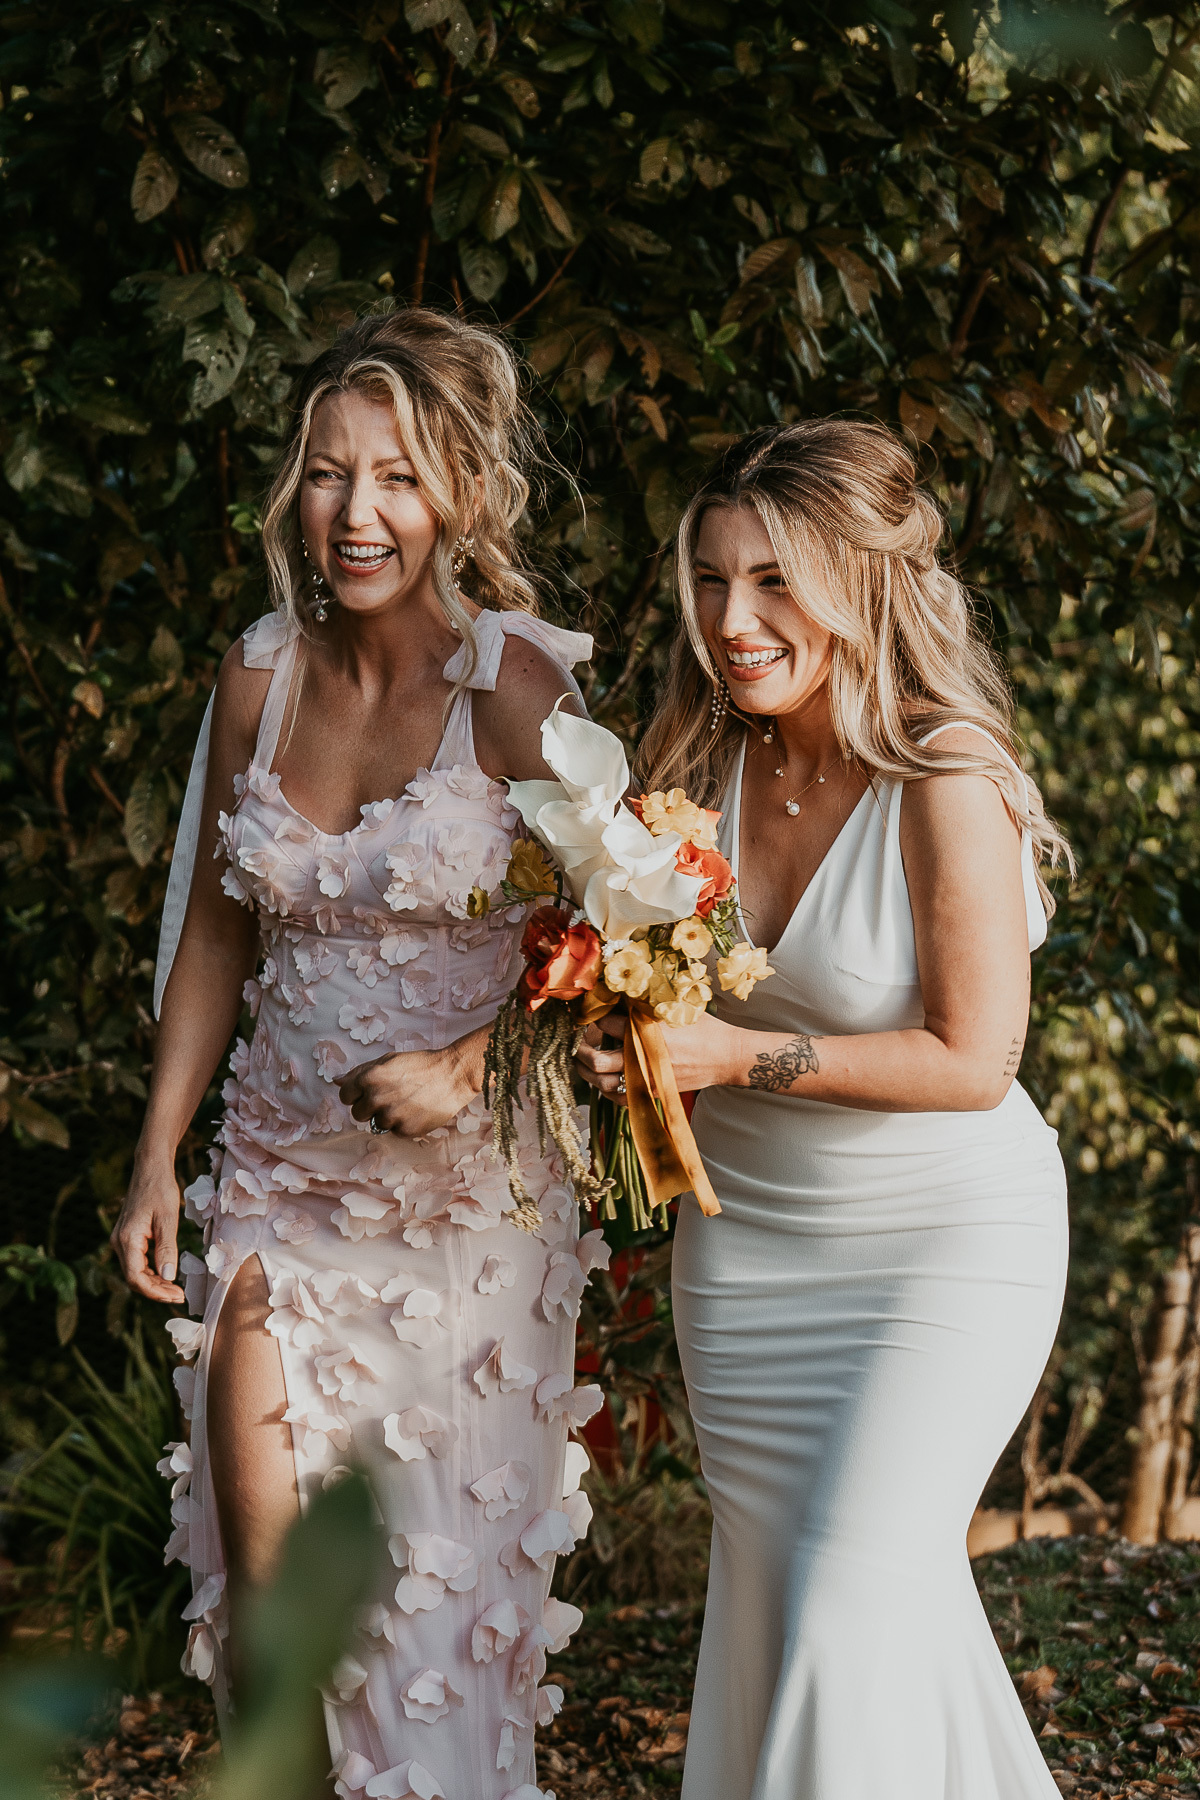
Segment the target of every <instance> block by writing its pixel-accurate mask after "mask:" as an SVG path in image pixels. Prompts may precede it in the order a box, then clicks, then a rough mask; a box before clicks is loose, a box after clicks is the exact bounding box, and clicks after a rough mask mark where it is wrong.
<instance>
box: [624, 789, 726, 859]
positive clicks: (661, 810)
mask: <svg viewBox="0 0 1200 1800" xmlns="http://www.w3.org/2000/svg"><path fill="white" fill-rule="evenodd" d="M720 817H721V815H720V813H717V812H709V811H707V810H706V809H705V808H704V807H703V806H697V805H696V803H695V801H694V800H689V799H688V797H687V795H686V794H685V793H684V791H683V789H682V788H671V789H669V791H668V792H667V793H665V794H664V793H663V792H661V790H657V789H656V791H655V792H654V793H653V794H643V795H642V823H643V825H645V826H646V827H647V828H648V830H649V831H650V832H651V833H652V834H653V835H654V836H655V837H662V835H663V834H664V832H667V831H677V832H678V833H679V835H680V837H681V838H682V839H683V840H684V842H685V843H687V844H695V846H696V848H697V849H698V850H715V849H716V847H717V821H718V819H719V818H720Z"/></svg>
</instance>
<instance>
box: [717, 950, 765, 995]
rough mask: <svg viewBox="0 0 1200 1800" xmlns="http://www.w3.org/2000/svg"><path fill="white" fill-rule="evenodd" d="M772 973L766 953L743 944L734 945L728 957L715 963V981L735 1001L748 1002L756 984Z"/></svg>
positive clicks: (723, 957)
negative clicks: (716, 980) (717, 981)
mask: <svg viewBox="0 0 1200 1800" xmlns="http://www.w3.org/2000/svg"><path fill="white" fill-rule="evenodd" d="M774 973H775V971H774V969H773V968H772V967H771V965H770V963H769V962H768V961H767V953H766V951H765V950H761V949H756V948H755V946H754V945H753V944H747V943H745V942H742V943H740V944H735V945H734V946H733V949H732V950H731V951H730V952H729V955H728V956H722V957H721V958H720V959H719V960H718V962H717V979H718V980H719V981H720V983H721V987H722V989H723V991H724V992H725V993H727V994H732V995H733V997H734V999H735V1000H748V999H749V998H750V995H751V993H752V992H753V991H754V988H755V987H756V986H757V984H758V983H759V982H760V981H765V980H766V979H767V976H768V975H773V974H774Z"/></svg>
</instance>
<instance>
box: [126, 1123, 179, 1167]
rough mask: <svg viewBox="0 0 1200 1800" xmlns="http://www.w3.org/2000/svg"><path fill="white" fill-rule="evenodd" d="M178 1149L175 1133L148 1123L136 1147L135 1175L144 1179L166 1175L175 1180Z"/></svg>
mask: <svg viewBox="0 0 1200 1800" xmlns="http://www.w3.org/2000/svg"><path fill="white" fill-rule="evenodd" d="M178 1148H179V1141H178V1139H177V1138H176V1137H175V1136H174V1134H173V1133H171V1132H169V1131H167V1130H166V1129H165V1128H164V1127H161V1126H156V1125H151V1124H150V1123H149V1122H147V1124H146V1125H144V1126H143V1127H142V1132H141V1136H140V1137H139V1138H138V1141H137V1144H136V1145H135V1147H134V1152H133V1172H134V1174H135V1175H137V1176H138V1177H140V1178H142V1179H145V1177H146V1176H147V1175H164V1174H165V1175H170V1177H171V1178H172V1180H174V1177H175V1152H176V1150H177V1149H178Z"/></svg>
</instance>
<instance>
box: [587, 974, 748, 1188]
mask: <svg viewBox="0 0 1200 1800" xmlns="http://www.w3.org/2000/svg"><path fill="white" fill-rule="evenodd" d="M619 1004H620V1001H619V1000H618V997H617V995H615V994H613V993H611V992H610V991H609V989H607V988H605V987H604V985H603V983H602V982H598V983H597V984H596V987H595V988H593V989H592V990H591V992H590V993H588V994H586V995H584V1005H583V1014H584V1019H585V1022H586V1023H587V1024H589V1025H591V1024H594V1023H595V1022H596V1021H597V1020H598V1019H602V1018H604V1017H606V1016H607V1014H609V1013H610V1012H613V1011H615V1009H616V1008H617V1006H618V1005H619ZM625 1017H626V1029H625V1101H626V1105H627V1106H628V1108H629V1125H630V1129H631V1131H632V1132H633V1145H634V1149H635V1150H636V1151H637V1154H638V1161H639V1162H640V1163H641V1165H642V1174H643V1175H644V1176H645V1178H646V1191H647V1194H648V1196H649V1200H650V1205H651V1208H654V1207H656V1206H664V1205H665V1204H666V1202H667V1201H668V1200H674V1199H675V1198H676V1196H677V1195H678V1194H686V1193H688V1192H689V1191H690V1192H692V1193H693V1194H695V1196H696V1199H697V1202H698V1203H699V1206H700V1211H701V1212H702V1213H703V1214H704V1216H705V1218H708V1219H711V1218H714V1217H715V1216H716V1214H717V1213H719V1212H720V1210H721V1202H720V1201H719V1200H718V1199H717V1196H716V1194H715V1193H714V1192H713V1187H712V1183H711V1181H710V1180H709V1179H708V1174H707V1172H706V1170H705V1167H704V1164H703V1162H702V1161H701V1160H700V1152H699V1150H698V1149H697V1147H696V1140H695V1138H694V1136H693V1135H692V1128H691V1126H690V1125H689V1124H688V1118H687V1114H686V1113H685V1112H684V1110H683V1102H682V1101H681V1100H680V1098H679V1086H678V1083H677V1082H676V1080H675V1071H674V1069H673V1068H672V1067H671V1058H670V1056H669V1055H668V1053H667V1043H666V1039H665V1038H664V1036H663V1029H662V1026H661V1025H660V1024H659V1022H658V1020H657V1019H656V1018H655V1016H654V1014H653V1013H652V1012H651V1010H650V1008H649V1007H648V1006H646V1005H644V1004H642V1003H641V1002H639V1001H637V1000H634V1001H629V1000H626V1001H625ZM655 1100H657V1101H658V1102H659V1105H661V1107H662V1115H661V1117H660V1115H659V1111H658V1107H657V1106H655V1104H654V1102H655Z"/></svg>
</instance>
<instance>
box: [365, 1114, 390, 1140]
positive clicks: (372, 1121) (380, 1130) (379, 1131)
mask: <svg viewBox="0 0 1200 1800" xmlns="http://www.w3.org/2000/svg"><path fill="white" fill-rule="evenodd" d="M367 1124H368V1125H369V1126H370V1128H371V1131H372V1132H373V1134H374V1135H375V1136H376V1137H382V1136H383V1135H384V1133H385V1132H386V1131H387V1126H386V1125H381V1124H380V1123H379V1120H378V1119H377V1118H376V1117H375V1114H374V1113H372V1114H371V1117H370V1118H369V1119H368V1120H367Z"/></svg>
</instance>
